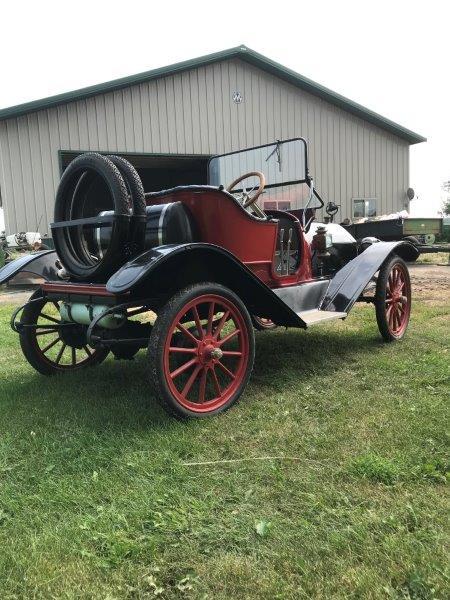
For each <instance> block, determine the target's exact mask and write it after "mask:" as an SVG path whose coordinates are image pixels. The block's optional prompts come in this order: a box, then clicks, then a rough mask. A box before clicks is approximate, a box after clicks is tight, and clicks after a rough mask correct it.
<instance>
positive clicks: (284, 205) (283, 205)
mask: <svg viewBox="0 0 450 600" xmlns="http://www.w3.org/2000/svg"><path fill="white" fill-rule="evenodd" d="M264 209H265V210H277V209H278V210H291V203H290V202H289V201H288V200H280V201H278V202H275V201H274V200H268V201H266V202H264Z"/></svg>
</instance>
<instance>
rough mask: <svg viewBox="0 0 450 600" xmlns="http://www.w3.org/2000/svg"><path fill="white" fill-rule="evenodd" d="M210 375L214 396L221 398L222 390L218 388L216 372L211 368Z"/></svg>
mask: <svg viewBox="0 0 450 600" xmlns="http://www.w3.org/2000/svg"><path fill="white" fill-rule="evenodd" d="M211 375H212V378H213V383H214V387H215V389H216V394H217V395H218V396H221V395H222V389H221V387H220V383H219V380H218V379H217V373H216V370H215V369H214V367H212V369H211Z"/></svg>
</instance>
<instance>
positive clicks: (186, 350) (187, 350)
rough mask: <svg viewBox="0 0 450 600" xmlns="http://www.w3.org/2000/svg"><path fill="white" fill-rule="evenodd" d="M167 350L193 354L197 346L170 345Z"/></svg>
mask: <svg viewBox="0 0 450 600" xmlns="http://www.w3.org/2000/svg"><path fill="white" fill-rule="evenodd" d="M169 352H180V353H182V354H195V353H196V352H197V348H183V347H181V346H170V348H169Z"/></svg>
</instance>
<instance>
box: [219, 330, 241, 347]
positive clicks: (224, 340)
mask: <svg viewBox="0 0 450 600" xmlns="http://www.w3.org/2000/svg"><path fill="white" fill-rule="evenodd" d="M240 331H241V330H240V329H235V330H234V331H232V332H231V333H229V334H228V335H226V336H225V337H224V338H222V339H221V340H219V346H223V345H224V344H226V343H227V342H229V341H230V340H232V339H233V338H234V337H235V336H237V335H238V333H240Z"/></svg>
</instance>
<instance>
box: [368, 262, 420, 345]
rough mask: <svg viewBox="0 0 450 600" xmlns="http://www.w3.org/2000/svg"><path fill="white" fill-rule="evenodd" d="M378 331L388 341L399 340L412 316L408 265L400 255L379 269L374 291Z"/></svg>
mask: <svg viewBox="0 0 450 600" xmlns="http://www.w3.org/2000/svg"><path fill="white" fill-rule="evenodd" d="M375 311H376V316H377V323H378V329H379V330H380V333H381V335H382V336H383V338H384V339H385V341H386V342H393V341H395V340H400V339H401V338H402V337H403V336H404V335H405V332H406V329H407V327H408V323H409V317H410V314H411V281H410V278H409V271H408V267H407V266H406V263H405V261H404V260H403V259H401V258H400V257H399V256H393V257H392V258H391V259H390V260H389V259H387V260H386V261H385V262H384V263H383V265H382V266H381V268H380V272H379V274H378V279H377V285H376V290H375Z"/></svg>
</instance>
